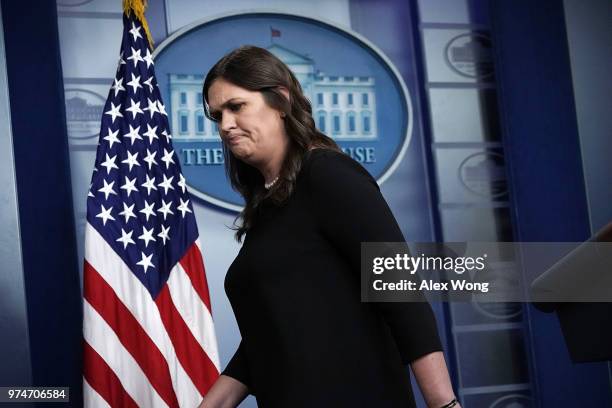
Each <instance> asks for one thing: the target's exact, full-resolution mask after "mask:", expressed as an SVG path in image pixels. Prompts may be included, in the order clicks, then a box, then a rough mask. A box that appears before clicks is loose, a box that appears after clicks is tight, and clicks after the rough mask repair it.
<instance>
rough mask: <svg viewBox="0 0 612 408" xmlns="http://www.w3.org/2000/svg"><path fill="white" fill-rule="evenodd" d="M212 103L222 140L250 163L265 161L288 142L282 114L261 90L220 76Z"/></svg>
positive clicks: (211, 94) (211, 93) (211, 91)
mask: <svg viewBox="0 0 612 408" xmlns="http://www.w3.org/2000/svg"><path fill="white" fill-rule="evenodd" d="M208 106H209V109H210V114H211V116H212V117H213V118H215V120H216V121H217V123H218V125H219V134H220V136H221V139H222V140H223V142H224V143H225V144H226V146H227V147H228V148H229V149H230V150H231V152H232V153H233V154H234V156H236V158H238V159H240V160H242V161H244V162H246V163H249V164H259V163H265V162H267V161H269V160H270V159H271V158H273V157H274V156H275V155H276V154H278V152H279V149H282V146H284V145H285V142H286V140H287V135H286V132H285V124H284V122H283V120H282V118H281V113H280V112H279V111H277V110H276V109H273V108H271V107H269V106H268V105H267V104H266V102H265V101H264V98H263V95H262V94H261V93H260V92H256V91H255V92H253V91H249V90H247V89H244V88H242V87H239V86H237V85H234V84H232V83H231V82H228V81H226V80H224V79H222V78H219V79H216V80H215V81H214V82H213V83H212V85H211V86H210V88H209V89H208Z"/></svg>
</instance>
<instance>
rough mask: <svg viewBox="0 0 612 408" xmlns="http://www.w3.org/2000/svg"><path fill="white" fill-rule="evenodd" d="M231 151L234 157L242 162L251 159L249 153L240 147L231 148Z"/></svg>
mask: <svg viewBox="0 0 612 408" xmlns="http://www.w3.org/2000/svg"><path fill="white" fill-rule="evenodd" d="M231 150H232V153H233V154H234V156H236V158H237V159H240V160H242V161H248V159H249V157H251V151H250V150H249V149H245V148H243V147H241V146H234V147H232V148H231Z"/></svg>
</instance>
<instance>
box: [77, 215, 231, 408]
mask: <svg viewBox="0 0 612 408" xmlns="http://www.w3.org/2000/svg"><path fill="white" fill-rule="evenodd" d="M83 275H84V276H83V281H84V288H83V292H84V300H83V303H84V306H83V307H84V309H83V312H84V316H83V336H84V370H83V372H84V387H83V392H84V405H85V406H86V407H104V406H110V407H196V406H197V405H198V404H199V403H200V402H201V401H202V397H203V395H205V394H206V392H207V391H208V389H209V388H210V387H211V386H212V384H213V383H214V381H215V380H216V378H217V377H218V375H219V353H218V351H217V343H216V338H215V331H214V326H213V320H212V314H211V307H210V298H209V295H208V286H207V283H206V276H205V274H204V264H203V262H202V255H201V252H200V247H199V243H198V242H196V243H194V244H193V245H192V246H191V247H190V248H189V249H188V250H187V252H186V254H185V256H184V257H183V258H182V259H181V260H180V262H179V263H177V265H175V266H174V268H173V269H172V271H171V273H170V277H169V279H168V281H167V282H166V284H165V285H164V287H163V288H162V290H161V292H160V293H159V295H158V296H157V298H156V299H153V298H152V297H151V295H150V293H149V292H148V291H147V289H146V288H145V287H144V286H143V284H142V283H141V282H140V280H138V278H136V277H135V276H134V274H133V273H132V272H131V271H130V270H129V268H128V266H127V265H126V264H125V262H124V261H123V260H122V259H121V258H120V257H119V256H118V255H117V254H116V253H115V251H114V250H113V249H112V247H110V246H109V245H108V243H106V241H105V240H104V238H103V237H102V236H101V235H100V233H99V232H98V231H96V230H95V229H94V228H93V227H92V226H91V225H90V224H89V223H88V224H87V226H86V230H85V268H84V272H83Z"/></svg>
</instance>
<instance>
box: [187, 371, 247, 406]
mask: <svg viewBox="0 0 612 408" xmlns="http://www.w3.org/2000/svg"><path fill="white" fill-rule="evenodd" d="M248 393H249V391H248V388H247V386H246V385H244V384H243V383H241V382H240V381H238V380H236V379H234V378H232V377H229V376H227V375H220V376H219V378H218V379H217V381H215V383H214V384H213V386H212V387H211V388H210V390H208V393H207V394H206V396H205V397H204V400H203V401H202V403H201V404H200V405H199V407H198V408H235V407H237V406H238V404H240V402H242V400H243V399H245V398H246V396H247V395H248Z"/></svg>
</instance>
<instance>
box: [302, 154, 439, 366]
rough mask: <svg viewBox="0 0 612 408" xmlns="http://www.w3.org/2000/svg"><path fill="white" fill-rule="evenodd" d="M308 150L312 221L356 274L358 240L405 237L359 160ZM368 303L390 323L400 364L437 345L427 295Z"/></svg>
mask: <svg viewBox="0 0 612 408" xmlns="http://www.w3.org/2000/svg"><path fill="white" fill-rule="evenodd" d="M315 152H316V153H315ZM311 154H313V157H312V158H311V160H309V166H308V168H307V169H306V170H307V171H306V178H307V183H308V186H309V190H310V191H309V192H310V200H311V205H312V208H313V210H314V212H315V216H316V219H317V223H318V225H319V228H320V229H321V231H322V233H323V234H324V235H325V237H326V238H327V239H328V240H329V241H330V242H331V244H332V245H333V246H334V247H336V248H337V250H338V251H339V252H340V253H341V254H342V256H343V257H344V258H345V259H346V260H347V262H348V263H349V265H350V267H351V269H352V270H354V271H355V276H356V279H359V276H360V267H361V243H362V242H404V237H403V235H402V232H401V230H400V228H399V226H398V225H397V221H396V220H395V218H394V216H393V214H392V213H391V210H390V209H389V206H388V205H387V203H386V201H385V199H384V198H383V196H382V194H381V193H380V189H379V187H378V184H377V183H376V181H375V180H374V179H373V178H372V176H371V175H370V174H369V173H368V172H367V171H366V170H365V169H364V168H363V167H362V166H361V165H360V164H359V163H357V162H356V161H354V160H353V159H351V158H350V157H349V156H347V155H345V154H342V153H339V152H335V151H331V150H324V151H313V152H311ZM373 306H374V307H375V308H376V309H377V310H378V312H379V313H380V314H381V315H382V317H383V319H384V321H385V322H386V323H387V325H388V326H389V328H390V330H391V333H392V335H393V338H394V340H395V342H396V344H397V347H398V349H399V352H400V355H401V358H402V362H403V363H404V364H408V363H410V362H412V361H414V360H416V359H417V358H419V357H421V356H424V355H426V354H429V353H431V352H434V351H440V350H442V347H441V344H440V339H439V337H438V331H437V327H436V322H435V318H434V315H433V312H432V310H431V306H430V305H429V303H427V302H426V301H424V302H409V303H408V302H406V303H384V302H377V303H374V304H373Z"/></svg>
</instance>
